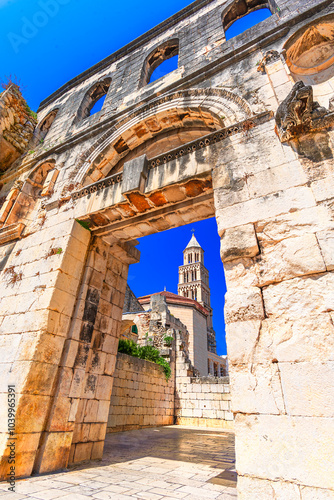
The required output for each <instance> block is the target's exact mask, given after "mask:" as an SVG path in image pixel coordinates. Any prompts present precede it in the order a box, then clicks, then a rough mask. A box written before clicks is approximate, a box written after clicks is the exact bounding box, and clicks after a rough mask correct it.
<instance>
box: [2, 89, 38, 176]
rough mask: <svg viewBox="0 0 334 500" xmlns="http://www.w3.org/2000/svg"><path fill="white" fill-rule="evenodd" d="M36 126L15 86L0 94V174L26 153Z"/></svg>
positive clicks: (30, 112)
mask: <svg viewBox="0 0 334 500" xmlns="http://www.w3.org/2000/svg"><path fill="white" fill-rule="evenodd" d="M36 125H37V120H36V118H35V117H34V116H33V113H32V111H31V110H30V109H29V107H28V105H27V103H26V101H25V100H24V99H23V97H22V95H21V92H20V90H19V88H18V87H17V85H15V84H12V85H10V86H9V87H8V88H7V89H5V90H3V92H1V93H0V172H4V171H5V170H6V169H8V168H9V167H10V166H11V165H12V164H13V162H14V161H15V160H17V159H18V158H19V157H20V156H21V155H22V154H23V153H26V152H27V150H28V146H29V143H30V141H31V139H32V137H33V132H34V129H35V127H36Z"/></svg>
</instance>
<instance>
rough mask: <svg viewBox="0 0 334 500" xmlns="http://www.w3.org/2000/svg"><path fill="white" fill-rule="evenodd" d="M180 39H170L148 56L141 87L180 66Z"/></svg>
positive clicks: (141, 78) (140, 83)
mask: <svg viewBox="0 0 334 500" xmlns="http://www.w3.org/2000/svg"><path fill="white" fill-rule="evenodd" d="M178 54H179V41H178V40H177V39H172V40H168V42H165V43H164V44H162V45H160V47H157V48H156V49H155V50H154V51H153V52H151V54H150V55H149V56H148V57H147V58H146V60H145V62H144V65H143V69H142V74H141V77H140V82H139V87H144V86H145V85H147V84H148V83H152V82H153V81H155V80H157V79H158V78H161V77H163V76H165V75H166V74H168V73H170V72H171V71H174V70H175V69H177V68H178Z"/></svg>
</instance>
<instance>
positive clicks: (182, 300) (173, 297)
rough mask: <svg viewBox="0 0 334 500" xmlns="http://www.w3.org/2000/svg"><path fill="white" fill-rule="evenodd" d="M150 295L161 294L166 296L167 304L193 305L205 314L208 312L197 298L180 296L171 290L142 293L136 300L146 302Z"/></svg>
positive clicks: (141, 302)
mask: <svg viewBox="0 0 334 500" xmlns="http://www.w3.org/2000/svg"><path fill="white" fill-rule="evenodd" d="M152 295H163V296H164V297H166V302H167V304H168V303H170V304H181V305H187V306H193V307H195V308H196V309H198V310H199V311H201V313H203V314H205V315H206V316H207V315H208V314H209V311H208V310H207V309H206V308H205V307H204V306H202V305H201V304H200V303H199V302H197V300H193V299H189V298H188V297H182V296H181V295H177V294H176V293H172V292H165V291H164V292H158V293H151V294H150V295H144V296H143V297H138V302H139V303H140V304H147V303H149V302H150V300H151V296H152Z"/></svg>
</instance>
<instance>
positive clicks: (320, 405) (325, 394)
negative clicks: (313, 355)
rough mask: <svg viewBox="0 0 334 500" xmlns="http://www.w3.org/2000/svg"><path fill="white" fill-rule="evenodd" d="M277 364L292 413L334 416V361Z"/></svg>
mask: <svg viewBox="0 0 334 500" xmlns="http://www.w3.org/2000/svg"><path fill="white" fill-rule="evenodd" d="M278 365H279V370H280V373H281V380H282V387H283V388H284V401H285V406H286V411H287V413H288V414H289V415H304V416H310V415H312V416H315V417H328V418H329V417H333V416H334V387H333V380H334V361H329V362H327V363H319V362H318V363H314V362H305V363H278Z"/></svg>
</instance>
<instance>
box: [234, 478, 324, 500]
mask: <svg viewBox="0 0 334 500" xmlns="http://www.w3.org/2000/svg"><path fill="white" fill-rule="evenodd" d="M270 498H275V499H277V500H300V498H301V496H300V490H299V486H298V485H297V484H293V483H288V482H284V481H280V480H277V481H265V480H263V479H258V478H256V477H247V476H240V475H239V476H238V499H240V500H269V499H270ZM319 498H321V497H319Z"/></svg>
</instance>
